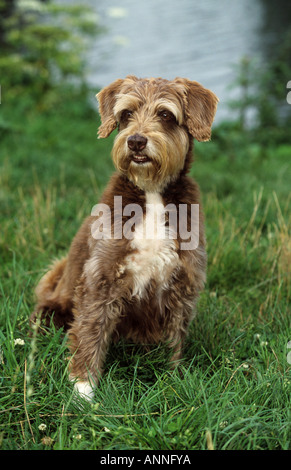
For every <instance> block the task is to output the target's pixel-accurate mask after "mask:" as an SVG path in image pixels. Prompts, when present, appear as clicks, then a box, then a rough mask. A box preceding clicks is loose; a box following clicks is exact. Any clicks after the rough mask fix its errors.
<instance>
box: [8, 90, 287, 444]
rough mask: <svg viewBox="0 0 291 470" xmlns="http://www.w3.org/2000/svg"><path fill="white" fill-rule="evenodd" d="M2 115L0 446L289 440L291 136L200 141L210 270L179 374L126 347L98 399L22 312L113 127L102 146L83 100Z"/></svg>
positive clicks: (90, 195) (161, 355)
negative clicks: (88, 396)
mask: <svg viewBox="0 0 291 470" xmlns="http://www.w3.org/2000/svg"><path fill="white" fill-rule="evenodd" d="M92 95H93V93H92ZM0 111H1V119H0V138H1V144H0V145H1V147H0V152H1V153H0V208H1V211H0V223H1V233H0V257H1V267H0V269H1V278H0V299H1V313H0V325H1V331H0V347H1V358H0V370H1V378H0V380H1V388H0V448H2V449H5V450H7V449H49V448H54V449H126V450H129V449H145V450H149V449H153V450H156V449H162V450H163V449H168V450H183V449H185V450H188V449H195V450H202V449H208V448H211V447H214V449H217V450H230V449H242V450H253V449H266V450H271V449H290V421H291V420H290V410H291V406H290V391H291V387H290V368H291V365H290V364H289V363H288V361H287V354H288V352H289V351H290V350H288V349H287V342H288V341H289V340H291V328H290V234H289V232H288V227H289V226H290V216H289V212H288V211H289V202H290V198H289V191H290V176H288V171H289V172H290V155H291V145H287V144H284V145H280V146H277V147H275V146H274V148H262V147H261V146H260V145H258V144H255V143H253V142H251V141H250V142H246V139H245V136H244V137H241V139H240V137H239V136H238V137H237V140H236V141H235V140H234V141H231V142H230V143H229V144H228V146H226V145H222V144H221V143H220V142H219V128H217V130H216V131H215V132H214V136H213V140H212V142H210V143H204V144H197V145H196V159H195V160H196V161H195V164H194V166H193V171H192V174H193V175H194V176H195V177H196V179H197V181H198V182H199V184H200V187H201V190H202V194H203V205H204V210H205V214H206V232H207V240H208V256H209V263H208V281H207V286H206V289H205V291H204V292H203V294H202V296H201V299H200V302H199V305H198V311H199V314H198V316H197V318H196V319H195V321H194V322H193V323H192V325H191V328H190V334H189V337H188V339H187V345H186V348H185V355H184V360H183V365H182V369H183V372H184V377H183V378H182V377H181V376H180V375H179V374H178V373H176V372H171V371H170V370H169V368H168V362H167V351H166V350H165V348H163V347H162V346H153V347H152V349H151V350H150V351H147V352H145V351H144V350H143V349H142V348H141V347H138V346H134V345H131V344H126V343H124V342H120V343H118V344H116V345H114V346H112V347H111V349H110V351H109V353H108V357H107V360H106V370H105V374H104V376H103V378H102V380H101V383H100V386H99V387H98V389H97V390H96V394H95V399H94V403H93V404H89V403H86V402H85V403H83V402H77V401H76V399H74V396H73V389H72V384H71V383H70V382H69V381H68V379H67V367H68V355H69V353H68V350H67V347H66V337H65V335H64V334H63V333H62V331H55V330H54V328H53V327H52V329H51V331H50V332H49V333H48V334H47V335H45V336H38V335H37V336H35V337H29V328H28V317H29V315H30V312H31V311H32V309H33V306H34V294H33V290H34V287H35V285H36V283H37V281H38V279H39V278H40V276H41V275H42V273H43V272H44V271H45V269H46V267H47V266H48V264H49V263H50V262H51V260H52V259H53V258H54V257H57V256H61V255H63V254H64V253H66V251H67V249H68V246H69V243H70V241H71V240H72V237H73V236H74V234H75V233H76V231H77V230H78V227H79V226H80V223H81V221H82V219H83V218H84V217H85V216H86V215H87V214H88V213H90V211H91V208H92V206H93V205H94V204H96V202H98V198H99V196H100V194H101V192H102V190H103V189H104V186H105V185H106V182H107V181H108V178H109V176H110V174H111V172H112V170H113V166H112V163H111V159H110V149H111V146H112V139H113V137H114V136H112V137H110V138H109V139H107V140H97V139H96V131H97V125H98V118H97V115H96V112H95V111H93V110H92V109H91V108H90V107H89V106H88V105H87V104H86V100H85V97H84V95H82V94H81V95H78V94H75V95H74V94H72V93H69V92H67V93H63V94H62V102H59V103H58V104H57V106H54V107H52V108H50V109H47V110H41V109H39V110H35V109H34V108H33V107H32V106H31V107H30V106H29V104H26V105H25V106H24V105H23V103H18V104H15V105H14V106H13V107H12V106H9V105H8V104H6V105H5V102H4V100H3V102H2V104H1V109H0ZM289 175H290V173H289ZM18 338H20V339H22V340H23V341H24V344H18V342H16V344H15V340H16V339H18ZM40 424H45V425H46V429H45V430H40V429H39V426H40Z"/></svg>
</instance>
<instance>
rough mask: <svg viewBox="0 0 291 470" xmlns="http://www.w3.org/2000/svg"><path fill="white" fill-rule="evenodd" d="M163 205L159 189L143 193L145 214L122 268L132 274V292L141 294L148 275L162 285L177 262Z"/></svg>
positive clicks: (165, 282)
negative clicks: (144, 195)
mask: <svg viewBox="0 0 291 470" xmlns="http://www.w3.org/2000/svg"><path fill="white" fill-rule="evenodd" d="M165 222H166V220H165V208H164V204H163V200H162V197H161V195H160V194H159V193H146V214H145V216H144V218H143V221H142V222H141V223H140V224H139V225H137V226H136V227H135V232H134V237H133V239H132V241H131V248H132V249H134V250H135V251H134V253H132V254H130V255H128V256H127V257H126V259H125V269H127V270H129V271H130V273H131V274H132V275H133V278H134V289H133V295H139V296H142V294H143V292H144V289H145V288H146V286H147V284H148V283H149V281H150V280H151V279H155V282H156V284H157V286H158V287H159V288H163V287H164V288H166V287H167V282H168V280H169V277H170V275H171V274H172V272H173V270H174V269H175V268H176V266H177V265H178V263H179V256H178V253H177V249H176V241H175V238H174V235H173V234H171V233H170V231H169V228H168V227H167V226H166V224H165Z"/></svg>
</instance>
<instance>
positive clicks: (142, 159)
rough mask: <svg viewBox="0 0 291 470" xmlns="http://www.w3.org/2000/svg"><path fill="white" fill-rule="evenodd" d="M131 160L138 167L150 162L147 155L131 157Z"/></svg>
mask: <svg viewBox="0 0 291 470" xmlns="http://www.w3.org/2000/svg"><path fill="white" fill-rule="evenodd" d="M131 160H132V161H133V162H134V163H137V164H138V165H143V164H144V163H148V162H150V161H151V159H150V158H149V157H148V156H147V155H132V157H131Z"/></svg>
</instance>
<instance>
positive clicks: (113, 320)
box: [69, 300, 122, 400]
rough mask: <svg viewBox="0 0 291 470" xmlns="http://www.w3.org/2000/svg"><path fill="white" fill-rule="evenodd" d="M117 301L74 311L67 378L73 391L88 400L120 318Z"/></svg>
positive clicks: (97, 379)
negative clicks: (71, 384) (70, 356)
mask: <svg viewBox="0 0 291 470" xmlns="http://www.w3.org/2000/svg"><path fill="white" fill-rule="evenodd" d="M121 310H122V309H121V303H120V301H118V300H117V301H111V302H109V301H107V302H105V301H103V302H95V303H93V304H91V305H90V306H88V305H87V306H84V305H82V309H80V306H79V308H78V306H77V308H76V310H75V321H74V322H73V324H72V327H71V329H70V330H69V346H70V350H71V352H72V359H71V364H70V378H71V379H72V380H76V382H75V389H76V390H77V391H78V392H79V393H80V395H82V396H83V397H84V398H87V399H88V400H91V399H92V397H93V394H94V392H93V387H94V385H97V384H98V381H99V378H100V376H101V374H102V371H103V363H104V359H105V356H106V353H107V350H108V346H109V343H110V340H111V336H112V333H113V331H114V329H115V327H116V324H117V323H118V321H119V319H120V315H121Z"/></svg>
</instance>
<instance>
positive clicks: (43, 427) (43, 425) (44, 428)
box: [38, 423, 47, 431]
mask: <svg viewBox="0 0 291 470" xmlns="http://www.w3.org/2000/svg"><path fill="white" fill-rule="evenodd" d="M46 428H47V426H46V424H44V423H42V424H40V425H39V426H38V429H39V430H40V431H45V430H46Z"/></svg>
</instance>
